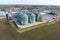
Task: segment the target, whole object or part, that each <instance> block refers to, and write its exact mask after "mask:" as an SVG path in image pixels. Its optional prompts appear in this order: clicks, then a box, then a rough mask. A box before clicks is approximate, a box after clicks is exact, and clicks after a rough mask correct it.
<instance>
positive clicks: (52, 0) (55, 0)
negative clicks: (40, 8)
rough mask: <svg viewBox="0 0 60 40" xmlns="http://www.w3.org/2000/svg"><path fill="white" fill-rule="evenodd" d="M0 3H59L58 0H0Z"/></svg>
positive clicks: (59, 0)
mask: <svg viewBox="0 0 60 40" xmlns="http://www.w3.org/2000/svg"><path fill="white" fill-rule="evenodd" d="M0 4H26V5H60V0H0Z"/></svg>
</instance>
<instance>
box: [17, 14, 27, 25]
mask: <svg viewBox="0 0 60 40" xmlns="http://www.w3.org/2000/svg"><path fill="white" fill-rule="evenodd" d="M17 21H18V22H19V23H20V24H22V25H25V24H28V15H26V14H24V13H21V14H19V15H18V18H17Z"/></svg>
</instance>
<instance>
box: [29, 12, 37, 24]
mask: <svg viewBox="0 0 60 40" xmlns="http://www.w3.org/2000/svg"><path fill="white" fill-rule="evenodd" d="M35 21H36V20H35V14H33V13H30V15H29V22H30V23H33V22H35Z"/></svg>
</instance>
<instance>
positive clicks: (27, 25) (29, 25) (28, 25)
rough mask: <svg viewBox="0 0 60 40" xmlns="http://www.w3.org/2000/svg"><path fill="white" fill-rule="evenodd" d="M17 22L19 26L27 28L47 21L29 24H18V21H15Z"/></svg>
mask: <svg viewBox="0 0 60 40" xmlns="http://www.w3.org/2000/svg"><path fill="white" fill-rule="evenodd" d="M15 23H16V25H17V26H18V28H27V27H31V26H35V25H38V24H42V23H45V21H43V22H34V23H29V24H26V25H20V24H18V23H17V22H16V21H15Z"/></svg>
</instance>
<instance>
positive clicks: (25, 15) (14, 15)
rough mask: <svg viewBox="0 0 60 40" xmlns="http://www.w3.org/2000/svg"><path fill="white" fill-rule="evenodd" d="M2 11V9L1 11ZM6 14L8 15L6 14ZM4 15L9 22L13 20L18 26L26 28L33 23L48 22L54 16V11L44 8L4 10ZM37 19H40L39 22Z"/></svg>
mask: <svg viewBox="0 0 60 40" xmlns="http://www.w3.org/2000/svg"><path fill="white" fill-rule="evenodd" d="M1 13H2V11H1ZM6 14H8V16H7V15H6ZM5 16H6V18H7V19H8V21H9V22H15V23H16V25H17V26H18V27H20V28H26V27H30V26H34V25H38V24H41V23H44V22H49V21H50V20H53V19H54V18H56V15H55V13H52V12H51V11H48V10H47V11H46V10H35V9H32V10H17V11H16V10H15V11H12V12H10V13H9V12H5ZM39 20H42V22H40V21H39Z"/></svg>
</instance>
